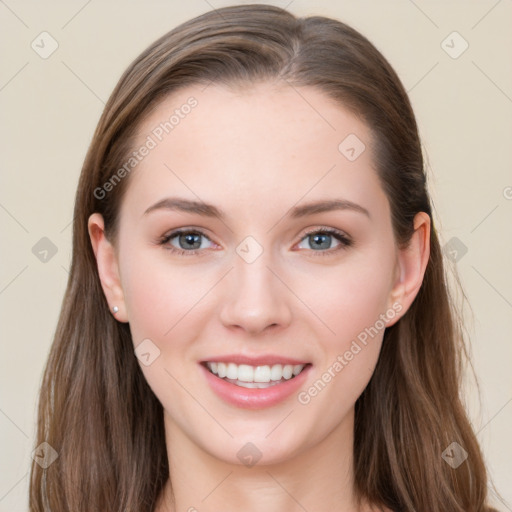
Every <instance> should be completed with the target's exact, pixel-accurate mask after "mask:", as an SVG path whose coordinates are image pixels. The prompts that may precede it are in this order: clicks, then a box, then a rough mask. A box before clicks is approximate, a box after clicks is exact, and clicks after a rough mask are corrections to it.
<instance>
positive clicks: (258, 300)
mask: <svg viewBox="0 0 512 512" xmlns="http://www.w3.org/2000/svg"><path fill="white" fill-rule="evenodd" d="M233 267H234V268H233V271H232V272H230V276H229V286H228V291H227V294H226V296H225V297H224V301H223V306H222V311H221V320H222V322H223V323H224V324H225V325H226V326H229V325H237V326H239V327H242V328H244V329H245V330H247V331H250V332H253V333H256V332H259V331H262V330H264V329H265V328H266V327H267V326H270V325H277V326H286V325H288V324H289V322H290V319H291V311H290V304H289V297H288V295H287V294H286V289H285V287H284V286H283V284H282V283H281V282H280V280H279V279H277V278H276V276H275V275H274V272H276V270H275V267H276V264H275V261H274V260H273V258H272V251H271V250H270V249H264V248H263V247H262V246H261V245H260V244H259V243H258V242H257V241H256V240H255V239H254V238H253V237H247V238H246V239H244V240H243V241H242V242H241V243H240V244H239V245H238V246H237V248H236V254H234V255H233ZM270 269H272V271H271V270H270Z"/></svg>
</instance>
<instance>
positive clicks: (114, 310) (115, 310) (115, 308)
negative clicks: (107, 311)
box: [112, 306, 119, 315]
mask: <svg viewBox="0 0 512 512" xmlns="http://www.w3.org/2000/svg"><path fill="white" fill-rule="evenodd" d="M112 311H113V312H114V315H115V314H116V313H117V312H118V311H119V308H118V307H117V306H114V307H113V308H112Z"/></svg>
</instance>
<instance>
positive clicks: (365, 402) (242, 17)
mask: <svg viewBox="0 0 512 512" xmlns="http://www.w3.org/2000/svg"><path fill="white" fill-rule="evenodd" d="M262 80H271V81H276V80H284V81H286V82H288V83H289V84H290V85H293V86H313V87H316V88H317V89H318V90H320V91H322V92H324V93H325V94H327V95H329V96H330V97H331V98H333V99H334V100H335V101H337V102H338V103H339V104H341V105H342V106H344V107H345V108H349V109H350V110H351V111H353V112H356V113H357V114H358V115H359V116H361V117H362V118H363V119H364V120H365V122H366V123H367V124H368V126H369V127H370V129H371V130H372V133H373V135H374V136H375V139H376V146H375V147H376V152H375V155H374V158H375V162H376V163H377V166H378V175H379V178H380V181H381V184H382V187H383V189H384V191H385V192H386V195H387V197H388V200H389V203H390V206H391V213H392V223H393V230H394V235H395V238H396V240H397V242H398V243H399V244H400V245H401V246H404V245H406V244H407V242H408V240H409V239H410V236H411V234H412V232H413V219H414V216H415V214H416V213H418V212H420V211H423V212H426V213H427V214H429V215H430V217H431V220H432V226H433V219H432V208H431V201H430V198H429V195H428V192H427V186H426V177H425V172H424V163H423V158H422V150H421V144H420V140H419V136H418V130H417V125H416V121H415V117H414V114H413V111H412V108H411V105H410V103H409V100H408V97H407V94H406V92H405V90H404V88H403V86H402V84H401V82H400V80H399V78H398V77H397V75H396V74H395V72H394V71H393V69H392V68H391V66H390V65H389V63H388V62H387V61H386V60H385V58H384V57H383V56H382V55H381V54H380V53H379V51H378V50H377V49H376V48H375V47H374V46H373V45H372V44H371V43H370V42H369V41H368V40H367V39H366V38H365V37H363V36H362V35H361V34H359V33H358V32H357V31H355V30H354V29H352V28H350V27H349V26H347V25H345V24H343V23H341V22H339V21H336V20H333V19H329V18H325V17H320V16H313V17H306V18H297V17H295V16H293V15H292V14H290V13H289V12H287V11H285V10H282V9H280V8H277V7H272V6H268V5H246V6H233V7H226V8H222V9H217V10H215V11H212V12H209V13H207V14H204V15H201V16H199V17H197V18H195V19H192V20H190V21H188V22H186V23H184V24H182V25H180V26H178V27H177V28H175V29H174V30H172V31H170V32H169V33H167V34H165V35H164V36H163V37H161V38H160V39H158V40H157V41H155V42H154V43H153V44H152V45H151V46H150V47H149V48H148V49H146V50H145V51H144V52H143V53H142V54H141V55H140V56H139V57H138V58H137V59H136V60H135V61H134V62H133V63H132V64H131V65H130V66H129V68H128V69H127V70H126V72H125V73H124V74H123V76H122V77H121V79H120V80H119V82H118V84H117V86H116V88H115V90H114V91H113V93H112V95H111V96H110V98H109V100H108V102H107V104H106V106H105V109H104V112H103V114H102V116H101V119H100V121H99V124H98V126H97V128H96V131H95V133H94V136H93V139H92V142H91V144H90V147H89V150H88V153H87V156H86V159H85V162H84V165H83V168H82V172H81V175H80V181H79V185H78V190H77V193H76V203H75V210H74V220H73V255H72V263H71V269H70V275H69V280H68V284H67V289H66V292H65V297H64V300H63V304H62V310H61V313H60V318H59V322H58V325H57V329H56V332H55V338H54V341H53V345H52V347H51V351H50V354H49V358H48V361H47V365H46V369H45V372H44V376H43V381H42V386H41V393H40V398H39V406H38V407H39V410H38V427H37V439H36V444H35V446H38V445H40V444H41V443H43V442H46V443H48V444H49V445H50V446H51V447H52V448H53V449H54V450H55V451H56V453H57V454H58V458H57V459H56V460H55V461H54V462H53V463H51V464H49V465H47V466H48V467H44V466H45V465H44V464H40V461H39V462H38V461H34V462H33V464H32V470H31V482H30V510H31V511H32V512H42V511H43V510H45V511H49V510H51V511H52V512H64V511H66V512H68V511H70V510H71V511H73V512H95V511H98V512H99V511H101V512H105V511H107V510H108V511H110V512H121V511H122V512H152V511H153V510H154V507H155V505H156V502H157V498H158V496H159V494H160V493H161V491H162V489H163V486H164V484H165V482H166V480H167V479H168V477H169V468H168V461H167V454H166V447H165V435H164V424H163V409H162V406H161V404H160V403H159V401H158V400H157V398H156V397H155V395H154V394H153V392H152V391H151V389H150V388H149V386H148V384H147V383H146V380H145V378H144V376H143V374H142V372H141V369H140V367H139V364H138V362H137V360H136V357H135V355H134V350H133V344H132V340H131V335H130V328H129V324H125V323H120V322H117V321H116V320H115V319H114V318H113V316H112V315H111V314H110V312H109V307H108V304H107V302H106V299H105V296H104V294H103V291H102V288H101V285H100V280H99V277H98V273H97V267H96V260H95V256H94V253H93V250H92V247H91V243H90V239H89V234H88V229H87V221H88V218H89V216H90V215H91V214H92V213H93V212H99V213H101V214H102V215H103V217H104V220H105V231H106V234H107V237H108V238H109V239H111V241H114V242H115V240H116V233H117V219H118V212H119V206H120V203H121V200H122V198H123V194H124V192H125V190H126V187H127V186H128V183H129V182H130V177H129V176H127V177H125V178H124V179H123V180H121V181H120V182H119V183H116V186H115V187H113V189H112V190H111V191H109V193H108V194H106V195H105V196H104V197H102V195H100V194H98V193H95V191H97V190H98V189H101V187H102V186H103V185H104V184H105V183H106V182H108V181H109V179H111V178H112V175H113V174H114V173H115V172H116V170H118V169H119V168H120V167H121V166H122V165H123V162H126V159H127V156H128V155H129V154H130V152H131V151H132V150H133V147H132V145H133V140H134V136H135V135H136V130H137V128H138V126H140V123H141V120H142V119H143V118H144V116H146V115H147V114H148V112H150V110H151V109H153V108H154V107H155V106H156V105H157V104H158V102H159V101H161V100H163V99H164V98H165V97H166V96H167V95H169V94H170V93H172V92H173V91H176V90H177V89H178V88H182V87H185V86H187V85H192V84H208V83H212V82H213V83H220V84H225V85H228V86H242V87H243V86H250V84H251V83H253V82H255V81H262ZM430 247H431V252H430V260H429V263H428V266H427V268H426V273H425V276H424V281H423V283H422V286H421V288H420V290H419V293H418V295H417V297H416V299H415V300H414V302H413V304H412V306H411V307H410V309H409V310H408V311H407V313H406V314H405V315H404V316H403V317H402V318H401V319H400V320H399V321H398V322H397V323H396V324H395V325H393V326H392V327H390V328H388V329H386V331H385V335H384V340H383V345H382V350H381V354H380V358H379V361H378V363H377V366H376V369H375V372H374V375H373V376H372V378H371V380H370V382H369V384H368V386H367V388H366V389H365V390H364V392H363V393H362V395H361V396H360V398H359V399H358V400H357V402H356V410H355V413H356V415H355V445H354V460H355V462H354V471H355V486H356V492H357V496H358V497H359V498H361V499H365V500H368V501H369V502H370V503H373V504H375V505H377V506H387V507H389V508H390V509H392V510H394V511H418V512H441V511H443V512H446V511H448V510H449V511H453V512H469V511H474V512H482V511H489V510H491V509H490V508H489V507H488V506H487V505H486V499H487V498H486V496H487V475H486V469H485V466H484V462H483V457H482V454H481V451H480V448H479V446H478V443H477V439H476V437H475V434H474V432H473V430H472V428H471V425H470V422H469V421H468V418H467V415H466V412H465V410H464V407H463V405H462V402H461V397H460V396H459V393H460V385H461V373H462V372H461V369H462V361H463V356H467V353H466V350H465V345H464V339H463V332H462V326H461V322H460V319H459V316H458V315H457V313H456V311H455V308H454V307H453V301H452V299H451V298H450V294H449V290H448V288H447V285H446V275H445V269H444V267H443V257H442V251H441V249H440V245H439V241H438V236H437V233H436V230H435V228H432V230H431V236H430ZM452 443H458V445H460V447H462V448H463V449H464V450H465V452H467V459H466V460H465V461H464V462H463V463H462V464H460V466H459V467H457V468H454V467H452V466H451V465H450V464H448V463H447V462H446V461H445V460H444V458H443V456H442V454H443V453H444V452H445V450H446V449H447V448H448V447H449V446H450V445H451V444H452ZM45 446H46V445H45ZM452 446H454V445H452ZM455 446H456V445H455ZM51 453H54V452H51Z"/></svg>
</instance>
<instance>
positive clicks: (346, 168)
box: [124, 82, 382, 214]
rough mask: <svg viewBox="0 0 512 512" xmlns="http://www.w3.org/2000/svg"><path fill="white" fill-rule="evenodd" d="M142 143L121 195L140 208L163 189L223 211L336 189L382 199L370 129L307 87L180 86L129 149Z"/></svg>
mask: <svg viewBox="0 0 512 512" xmlns="http://www.w3.org/2000/svg"><path fill="white" fill-rule="evenodd" d="M144 145H146V146H148V147H150V146H151V148H150V149H149V150H148V151H144V153H145V156H144V157H140V156H139V159H140V161H139V162H138V163H137V166H136V168H135V169H134V171H132V173H131V176H130V185H129V187H128V191H127V194H126V197H125V199H124V202H127V203H131V204H132V206H133V207H134V208H135V209H136V210H137V211H140V213H141V214H142V213H143V210H144V209H145V208H147V206H149V204H150V203H151V202H154V201H157V200H159V199H162V198H163V197H165V195H181V196H185V197H188V198H190V199H194V200H197V199H198V198H200V199H202V200H204V201H206V202H209V203H214V204H221V205H222V204H224V205H225V206H226V209H228V207H229V205H232V206H233V207H246V208H258V209H261V206H262V204H265V205H267V206H268V204H269V202H272V203H281V204H284V205H287V206H288V207H290V206H292V205H293V204H295V203H297V202H298V201H300V200H301V198H302V197H305V196H311V197H309V198H312V196H313V195H314V197H315V198H318V197H325V196H330V197H332V196H333V193H336V192H338V195H342V196H343V195H344V192H347V193H349V194H351V197H350V198H349V199H351V200H356V201H357V200H361V199H362V196H364V195H366V196H368V194H370V195H371V194H374V195H375V194H376V195H380V196H382V191H381V190H380V186H379V182H378V180H377V176H376V174H375V170H374V163H373V158H372V151H371V146H372V141H371V132H370V130H369V128H368V127H367V126H366V125H365V124H364V123H363V121H362V120H361V119H359V118H357V117H356V116H355V115H354V114H352V113H350V111H349V110H348V109H345V108H344V107H343V106H341V105H339V104H337V103H335V102H334V101H333V100H332V99H331V98H329V97H328V96H327V95H326V94H325V93H323V92H321V91H319V90H317V89H315V88H312V87H295V86H291V85H289V84H287V83H286V82H282V83H280V84H279V85H276V84H269V83H261V84H256V85H253V86H251V87H249V88H245V89H243V88H238V89H236V90H232V89H228V88H226V87H223V86H219V85H215V84H211V85H209V86H207V87H205V86H204V85H197V86H191V87H187V88H184V89H181V90H179V91H177V92H175V93H173V94H171V95H169V96H168V97H167V98H166V99H165V100H164V101H162V102H161V103H160V104H159V105H158V106H157V107H156V108H155V109H154V110H153V111H152V112H151V113H150V114H149V115H148V116H147V117H146V119H145V120H144V121H143V122H142V123H141V125H140V127H139V129H138V140H137V143H136V144H135V149H138V148H140V147H142V146H144ZM347 150H348V152H347ZM354 156H356V158H354ZM381 199H382V197H381Z"/></svg>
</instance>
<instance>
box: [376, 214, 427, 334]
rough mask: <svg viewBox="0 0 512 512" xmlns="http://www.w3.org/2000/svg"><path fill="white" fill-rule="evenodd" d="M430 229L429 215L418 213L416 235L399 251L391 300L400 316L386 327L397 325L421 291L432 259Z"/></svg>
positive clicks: (415, 220) (415, 227) (415, 218)
mask: <svg viewBox="0 0 512 512" xmlns="http://www.w3.org/2000/svg"><path fill="white" fill-rule="evenodd" d="M430 229H431V227H430V217H429V215H428V214H427V213H425V212H418V213H417V214H416V216H415V217H414V233H413V235H412V237H411V240H410V242H409V244H408V245H407V247H405V248H404V249H398V254H397V265H396V267H395V282H394V284H393V289H392V290H391V293H390V300H391V304H394V306H393V309H395V311H397V312H398V313H399V314H397V315H396V316H395V317H393V319H392V320H390V321H389V322H388V323H387V324H386V327H390V326H391V325H393V324H394V323H396V322H397V321H398V320H399V319H400V317H402V316H403V315H404V314H405V313H406V312H407V310H408V309H409V307H410V306H411V304H412V303H413V301H414V299H415V298H416V295H417V294H418V292H419V290H420V287H421V284H422V283H423V276H424V275H425V269H426V268H427V263H428V260H429V257H430ZM391 304H390V307H391ZM399 305H400V306H401V308H399Z"/></svg>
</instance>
